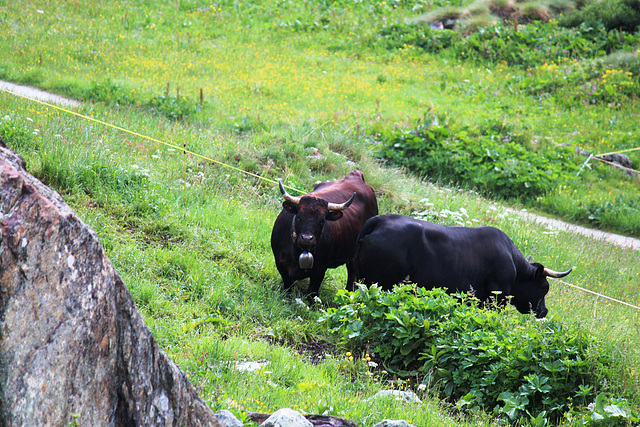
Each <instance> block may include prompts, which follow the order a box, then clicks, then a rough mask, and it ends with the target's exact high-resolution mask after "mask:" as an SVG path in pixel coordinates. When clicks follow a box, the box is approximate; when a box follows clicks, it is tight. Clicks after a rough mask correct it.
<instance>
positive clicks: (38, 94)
mask: <svg viewBox="0 0 640 427" xmlns="http://www.w3.org/2000/svg"><path fill="white" fill-rule="evenodd" d="M0 90H6V91H9V92H13V93H16V94H18V95H22V96H26V97H28V98H34V99H38V100H40V101H45V102H51V103H56V104H61V105H66V106H71V107H78V106H80V105H82V103H81V102H79V101H76V100H73V99H69V98H65V97H62V96H59V95H55V94H52V93H48V92H45V91H42V90H40V89H36V88H33V87H30V86H22V85H17V84H13V83H9V82H4V81H1V80H0ZM512 212H514V213H516V214H518V215H520V216H522V217H523V218H526V219H527V220H529V221H531V222H534V223H538V224H543V225H545V226H547V227H549V228H551V229H554V230H564V231H569V232H571V233H576V234H582V235H584V236H591V237H593V238H594V239H595V240H602V241H607V242H609V243H612V244H614V245H618V246H622V247H627V248H631V249H635V250H640V239H635V238H633V237H626V236H621V235H619V234H613V233H607V232H604V231H600V230H594V229H591V228H586V227H581V226H579V225H574V224H569V223H566V222H563V221H560V220H557V219H553V218H547V217H544V216H540V215H535V214H532V213H529V212H526V211H518V210H512Z"/></svg>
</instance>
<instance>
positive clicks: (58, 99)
mask: <svg viewBox="0 0 640 427" xmlns="http://www.w3.org/2000/svg"><path fill="white" fill-rule="evenodd" d="M0 90H4V91H9V92H13V93H15V94H18V95H22V96H26V97H28V98H33V99H38V100H40V101H45V102H50V103H52V104H60V105H65V106H68V107H79V106H80V105H82V103H81V102H80V101H76V100H75V99H69V98H65V97H63V96H59V95H54V94H52V93H49V92H45V91H43V90H40V89H36V88H34V87H31V86H22V85H17V84H14V83H9V82H3V81H2V80H0Z"/></svg>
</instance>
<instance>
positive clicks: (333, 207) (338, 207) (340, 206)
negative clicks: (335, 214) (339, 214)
mask: <svg viewBox="0 0 640 427" xmlns="http://www.w3.org/2000/svg"><path fill="white" fill-rule="evenodd" d="M355 198H356V193H353V194H352V195H351V197H350V198H349V200H347V201H346V202H344V203H329V204H327V208H328V209H329V210H330V211H343V210H345V209H347V208H348V207H349V205H351V203H353V199H355Z"/></svg>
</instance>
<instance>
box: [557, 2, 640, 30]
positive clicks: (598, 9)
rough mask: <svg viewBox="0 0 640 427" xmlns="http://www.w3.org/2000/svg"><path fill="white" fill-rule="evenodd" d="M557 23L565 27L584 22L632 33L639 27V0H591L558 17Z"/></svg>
mask: <svg viewBox="0 0 640 427" xmlns="http://www.w3.org/2000/svg"><path fill="white" fill-rule="evenodd" d="M559 23H560V25H563V26H566V27H578V26H580V25H582V24H583V23H584V24H586V25H588V26H591V27H603V28H605V29H606V30H620V31H626V32H629V33H634V32H636V31H638V29H639V27H640V0H607V1H606V2H604V1H601V0H596V1H591V2H589V3H588V4H587V5H585V7H583V8H582V9H580V10H578V11H576V12H574V13H570V14H567V15H565V16H562V17H560V19H559Z"/></svg>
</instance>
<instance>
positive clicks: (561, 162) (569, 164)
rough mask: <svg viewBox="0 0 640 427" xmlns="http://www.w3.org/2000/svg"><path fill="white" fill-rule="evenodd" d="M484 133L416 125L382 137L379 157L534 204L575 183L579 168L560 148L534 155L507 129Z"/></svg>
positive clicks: (441, 177) (443, 178) (435, 176)
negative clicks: (561, 184)
mask: <svg viewBox="0 0 640 427" xmlns="http://www.w3.org/2000/svg"><path fill="white" fill-rule="evenodd" d="M487 130H488V132H482V131H479V130H473V131H472V130H469V129H464V128H457V129H452V128H449V127H444V126H439V125H433V126H427V125H425V124H420V125H418V126H416V127H415V128H414V129H401V130H392V131H389V132H387V133H385V134H383V135H382V141H383V144H382V148H381V150H380V154H381V156H382V157H383V158H385V159H387V160H389V161H390V162H391V163H393V164H395V165H398V166H405V167H407V168H409V169H411V170H412V171H414V172H416V173H417V174H419V175H422V176H426V177H429V178H431V179H439V180H444V181H451V182H454V183H457V184H462V185H465V186H467V187H472V188H477V189H479V190H480V191H483V192H485V193H492V194H494V195H497V196H499V197H503V198H518V199H521V200H535V198H536V197H539V196H541V195H543V194H545V193H546V192H547V191H549V190H551V189H552V188H555V187H556V185H558V183H559V182H567V181H570V180H573V179H574V175H575V171H576V170H577V167H578V166H577V164H576V163H575V162H574V161H573V159H572V158H571V155H570V154H569V153H568V152H567V151H565V150H564V149H562V148H557V149H556V150H554V151H548V152H544V153H541V152H535V151H532V150H528V149H526V148H525V147H524V146H523V145H522V142H523V141H521V140H522V139H526V138H524V137H523V136H522V135H518V134H513V133H511V132H509V130H508V129H507V128H504V127H503V128H501V129H491V128H489V129H487Z"/></svg>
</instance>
